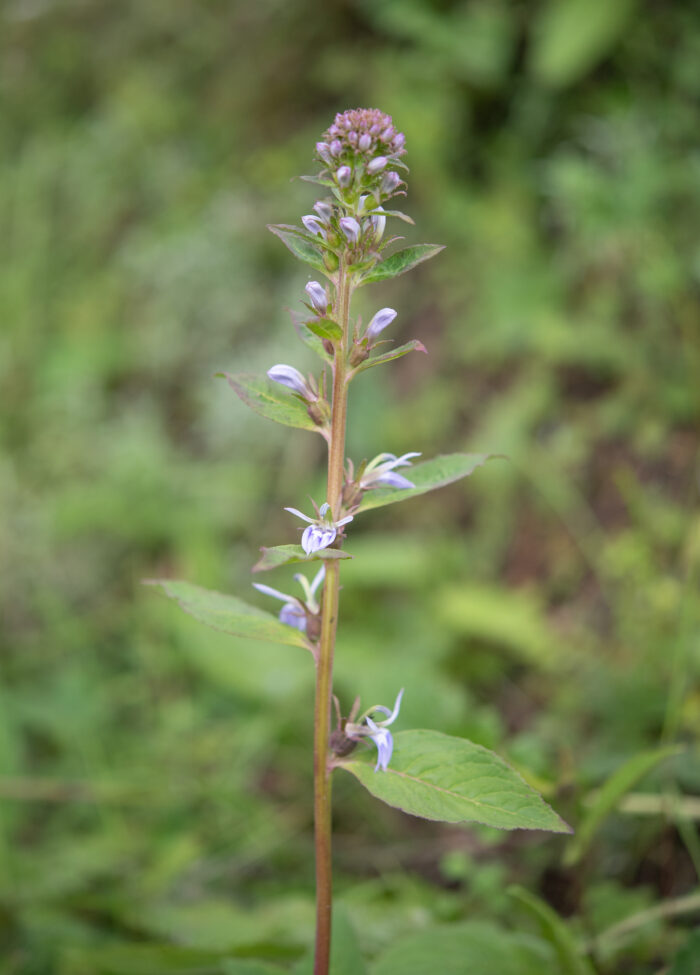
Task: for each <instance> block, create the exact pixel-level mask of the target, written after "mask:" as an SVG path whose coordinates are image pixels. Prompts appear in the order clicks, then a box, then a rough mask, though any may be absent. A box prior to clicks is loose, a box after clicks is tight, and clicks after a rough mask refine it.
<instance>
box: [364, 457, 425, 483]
mask: <svg viewBox="0 0 700 975" xmlns="http://www.w3.org/2000/svg"><path fill="white" fill-rule="evenodd" d="M413 457H420V454H419V453H416V452H415V451H414V452H413V453H409V454H403V455H402V456H401V457H397V456H396V454H377V456H376V457H375V458H374V459H373V460H371V461H370V462H369V464H367V466H366V467H365V469H364V471H363V472H362V475H361V477H360V481H359V486H360V487H361V488H362V490H363V491H368V490H370V489H371V488H378V487H393V488H412V487H415V484H414V483H413V481H409V479H408V478H407V477H404V476H403V474H397V473H396V468H397V467H410V466H411V460H410V458H413Z"/></svg>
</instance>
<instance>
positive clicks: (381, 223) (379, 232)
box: [370, 207, 386, 241]
mask: <svg viewBox="0 0 700 975" xmlns="http://www.w3.org/2000/svg"><path fill="white" fill-rule="evenodd" d="M370 222H371V224H372V230H373V231H374V239H375V240H378V241H379V240H381V239H382V237H383V236H384V230H385V228H386V217H385V216H384V208H383V207H377V208H376V210H374V211H373V212H372V214H371V216H370Z"/></svg>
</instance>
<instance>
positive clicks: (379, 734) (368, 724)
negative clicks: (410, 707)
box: [344, 688, 403, 772]
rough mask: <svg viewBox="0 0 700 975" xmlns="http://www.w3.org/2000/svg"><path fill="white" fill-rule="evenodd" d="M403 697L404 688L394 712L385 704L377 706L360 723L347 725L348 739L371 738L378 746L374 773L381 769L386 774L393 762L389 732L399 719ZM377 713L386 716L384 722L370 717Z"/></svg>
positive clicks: (397, 698) (391, 739) (392, 745)
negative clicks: (389, 726)
mask: <svg viewBox="0 0 700 975" xmlns="http://www.w3.org/2000/svg"><path fill="white" fill-rule="evenodd" d="M402 697H403V688H401V690H400V691H399V693H398V695H397V697H396V702H395V703H394V708H393V710H391V711H390V710H389V708H387V707H384V705H383V704H376V705H375V706H374V707H373V708H369V710H368V711H365V713H364V714H363V715H362V717H361V718H360V720H359V721H358V722H356V723H355V722H350V721H348V722H347V723H346V725H345V729H344V731H345V734H346V735H347V737H348V738H351V739H354V740H356V741H359V740H360V739H362V738H371V739H372V741H373V742H374V744H375V745H376V746H377V764H376V765H375V767H374V771H375V772H378V771H379V769H381V770H382V771H383V772H386V770H387V768H388V766H389V762H390V761H391V755H392V753H393V751H394V739H393V738H392V735H391V732H390V731H389V730H388V727H387V726H388V725H390V724H393V723H394V721H395V720H396V718H397V717H398V714H399V710H400V708H401V698H402ZM375 711H381V713H382V714H385V715H386V718H385V719H384V720H383V721H374V720H373V719H372V718H371V717H370V715H371V714H373V713H374V712H375Z"/></svg>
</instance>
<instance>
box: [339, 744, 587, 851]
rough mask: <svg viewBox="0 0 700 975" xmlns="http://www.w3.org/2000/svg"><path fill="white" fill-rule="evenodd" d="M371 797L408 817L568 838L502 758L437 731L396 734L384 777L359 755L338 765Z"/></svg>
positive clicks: (370, 759)
mask: <svg viewBox="0 0 700 975" xmlns="http://www.w3.org/2000/svg"><path fill="white" fill-rule="evenodd" d="M339 767H340V768H344V769H346V770H347V771H348V772H351V773H352V774H353V775H354V776H355V778H357V779H358V780H359V781H360V782H361V783H362V785H364V787H365V788H366V789H367V790H368V792H371V793H372V795H373V796H376V797H377V798H378V799H381V800H382V801H383V802H386V803H387V805H389V806H395V807H396V808H397V809H403V811H404V812H407V813H410V814H411V815H412V816H420V817H421V818H422V819H433V820H437V821H439V822H444V823H469V822H473V823H482V824H483V825H484V826H495V827H496V828H497V829H543V830H549V831H551V832H553V833H568V832H571V830H570V828H569V826H567V824H566V823H565V822H564V821H563V820H562V819H560V818H559V816H557V814H556V813H555V812H554V810H553V809H551V808H550V807H549V806H548V805H547V804H546V802H545V801H544V800H543V799H542V797H541V796H540V795H538V793H537V792H535V790H534V789H532V788H530V786H529V785H527V783H526V782H525V781H524V780H523V779H522V778H521V777H520V776H519V775H518V773H517V772H516V771H514V769H512V768H511V767H510V766H509V765H507V764H506V763H505V762H504V761H503V759H502V758H499V756H498V755H495V754H494V753H493V752H491V751H489V750H488V749H487V748H483V747H482V746H481V745H475V744H474V742H471V741H467V740H466V739H465V738H453V737H452V736H451V735H443V734H441V733H440V732H438V731H427V730H414V731H400V732H399V733H398V734H397V735H395V736H394V753H393V755H392V759H391V764H390V765H389V768H388V769H387V771H386V772H375V771H374V760H373V757H372V756H370V755H368V754H367V753H365V754H364V755H363V756H359V757H353V758H350V759H347V760H345V761H343V762H341V763H339Z"/></svg>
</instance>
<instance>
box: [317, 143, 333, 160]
mask: <svg viewBox="0 0 700 975" xmlns="http://www.w3.org/2000/svg"><path fill="white" fill-rule="evenodd" d="M316 152H317V153H318V155H319V156H320V157H321V159H322V160H323V161H324V162H325V163H329V162H330V161H331V153H330V146H329V145H328V143H327V142H317V143H316Z"/></svg>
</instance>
